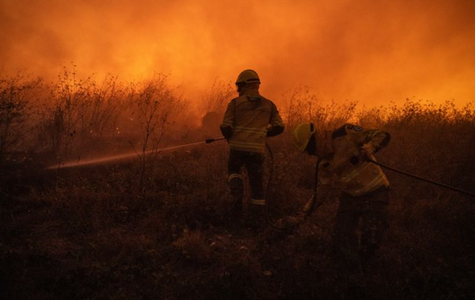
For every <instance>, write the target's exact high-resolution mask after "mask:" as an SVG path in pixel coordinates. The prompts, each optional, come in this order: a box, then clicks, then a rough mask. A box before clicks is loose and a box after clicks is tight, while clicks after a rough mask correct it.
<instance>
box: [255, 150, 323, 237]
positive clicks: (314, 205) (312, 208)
mask: <svg viewBox="0 0 475 300" xmlns="http://www.w3.org/2000/svg"><path fill="white" fill-rule="evenodd" d="M266 148H267V151H268V152H269V155H270V161H271V164H270V170H269V179H268V181H267V188H266V193H265V194H266V202H265V206H264V214H265V217H266V220H267V223H268V224H269V226H271V227H272V228H274V229H277V230H291V229H294V228H297V227H299V226H301V225H303V224H305V222H307V221H308V219H309V217H310V215H311V214H312V213H313V212H314V211H315V210H316V209H317V208H318V207H320V205H322V204H323V201H321V202H320V203H317V189H318V166H319V163H320V160H319V159H318V157H317V163H316V167H315V183H314V187H313V195H312V198H311V199H310V200H309V201H312V202H311V205H310V207H309V208H308V210H307V211H306V212H305V216H304V218H303V219H302V220H301V221H300V222H297V223H294V224H292V225H289V226H284V227H280V226H278V225H277V224H276V222H275V221H273V220H272V217H271V216H270V213H269V201H268V199H267V198H268V197H267V196H268V195H269V190H270V186H271V183H272V176H273V173H274V154H273V152H272V149H271V147H270V146H269V144H267V143H266Z"/></svg>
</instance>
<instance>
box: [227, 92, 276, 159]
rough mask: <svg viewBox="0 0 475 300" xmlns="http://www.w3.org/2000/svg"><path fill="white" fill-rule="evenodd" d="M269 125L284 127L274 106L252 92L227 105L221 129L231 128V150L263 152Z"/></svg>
mask: <svg viewBox="0 0 475 300" xmlns="http://www.w3.org/2000/svg"><path fill="white" fill-rule="evenodd" d="M269 125H271V126H274V127H282V128H283V127H284V123H283V122H282V118H281V117H280V115H279V111H278V110H277V107H276V106H275V104H274V103H273V102H272V101H270V100H268V99H266V98H264V97H262V96H260V95H259V94H258V93H257V91H256V90H254V91H251V92H250V93H248V94H246V95H243V96H241V97H238V98H235V99H233V100H232V101H231V102H230V103H229V104H228V107H227V109H226V112H225V114H224V118H223V123H222V124H221V128H229V127H231V128H232V135H231V137H230V138H229V147H230V148H231V149H234V150H240V151H249V152H264V151H265V139H266V135H267V130H268V126H269Z"/></svg>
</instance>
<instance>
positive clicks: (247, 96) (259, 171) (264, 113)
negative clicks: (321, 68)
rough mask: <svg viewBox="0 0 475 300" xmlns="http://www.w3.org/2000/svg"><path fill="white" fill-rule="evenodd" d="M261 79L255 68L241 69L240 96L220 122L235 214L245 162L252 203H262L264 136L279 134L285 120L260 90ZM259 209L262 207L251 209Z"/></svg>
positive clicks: (263, 200) (237, 81) (241, 202)
mask: <svg viewBox="0 0 475 300" xmlns="http://www.w3.org/2000/svg"><path fill="white" fill-rule="evenodd" d="M260 83H261V81H260V79H259V76H258V75H257V73H256V72H255V71H254V70H244V71H242V72H241V73H240V74H239V76H238V78H237V80H236V86H237V92H238V93H239V97H237V98H234V99H233V100H231V102H229V104H228V106H227V109H226V112H225V114H224V117H223V122H222V124H221V126H220V129H221V132H222V134H223V136H224V137H225V138H226V139H227V140H228V143H229V148H230V151H229V161H228V175H229V177H228V185H229V188H230V192H231V195H232V197H233V198H234V203H235V205H234V208H233V210H234V211H235V212H236V215H238V214H240V213H241V212H242V205H243V194H244V185H243V179H242V175H241V168H242V167H243V166H244V167H245V168H246V170H247V174H248V176H249V181H250V187H251V202H250V204H251V207H255V208H258V207H263V206H264V205H265V195H264V187H263V176H264V159H265V143H266V137H272V136H276V135H279V134H281V133H282V132H283V131H284V123H283V122H282V118H281V117H280V115H279V111H278V110H277V107H276V105H275V104H274V103H273V102H272V101H270V100H268V99H266V98H264V97H263V96H261V95H260V94H259V85H260ZM254 210H262V209H254Z"/></svg>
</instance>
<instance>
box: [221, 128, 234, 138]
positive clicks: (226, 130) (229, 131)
mask: <svg viewBox="0 0 475 300" xmlns="http://www.w3.org/2000/svg"><path fill="white" fill-rule="evenodd" d="M220 129H221V133H222V134H223V136H224V137H225V138H226V139H227V140H229V139H230V138H231V136H232V135H233V128H232V127H231V126H226V127H220Z"/></svg>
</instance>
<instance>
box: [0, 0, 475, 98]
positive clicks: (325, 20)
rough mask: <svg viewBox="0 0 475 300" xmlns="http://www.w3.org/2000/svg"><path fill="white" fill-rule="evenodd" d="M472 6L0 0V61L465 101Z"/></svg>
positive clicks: (185, 82) (271, 89)
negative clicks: (241, 77) (253, 75)
mask: <svg viewBox="0 0 475 300" xmlns="http://www.w3.org/2000/svg"><path fill="white" fill-rule="evenodd" d="M32 3H33V4H32ZM474 16H475V1H471V0H430V1H429V0H421V1H407V0H391V1H383V0H380V1H376V0H373V1H369V0H366V1H365V0H360V1H354V0H293V1H290V0H259V1H255V0H254V1H248V0H241V1H230V0H220V1H218V0H215V1H210V0H208V1H205V0H195V1H192V0H174V1H171V0H167V1H164V0H136V1H125V0H101V1H95V0H83V1H63V0H42V1H27V0H0V20H1V21H0V22H1V23H2V24H0V41H1V47H0V58H1V60H0V71H1V72H2V73H3V74H11V73H13V72H16V71H18V70H22V69H27V70H28V71H30V72H32V73H33V74H35V75H42V76H45V77H47V78H51V80H54V78H55V77H54V76H56V75H57V74H58V73H59V72H60V71H61V67H60V66H61V65H65V66H70V63H71V62H74V63H75V64H76V65H77V66H78V71H79V73H80V74H82V75H83V76H84V77H86V76H88V75H90V74H91V73H96V74H97V75H96V79H98V80H100V79H101V78H102V77H103V76H104V74H106V73H112V74H115V75H118V76H119V80H121V81H128V80H132V79H144V78H147V77H149V76H151V75H152V74H153V73H154V72H161V73H170V74H171V78H172V81H173V83H174V84H179V85H182V86H183V91H184V93H185V96H186V97H187V98H189V99H200V97H201V94H202V93H203V92H204V91H205V90H206V89H207V88H209V87H211V85H212V83H213V82H214V80H215V79H216V78H219V79H220V80H224V81H226V82H234V80H235V79H236V77H237V75H238V73H239V72H240V71H241V70H243V69H246V68H253V69H255V70H256V71H257V72H258V73H259V75H260V76H261V80H262V88H261V91H262V94H263V95H265V96H267V97H269V98H271V99H273V100H275V101H276V102H279V101H280V100H281V99H282V93H283V92H284V91H285V90H288V89H290V88H293V87H295V86H298V85H299V84H301V85H307V86H309V87H310V88H311V90H312V91H313V92H315V93H318V94H319V95H320V97H321V98H323V99H327V100H330V99H335V100H336V101H344V100H345V99H349V100H356V101H359V102H360V103H365V104H368V105H379V104H383V105H384V104H388V103H389V102H390V101H394V102H396V103H402V102H403V101H404V100H405V99H406V98H414V99H426V100H430V101H434V102H437V103H440V102H443V101H445V100H451V99H455V102H456V103H457V104H460V105H462V104H464V103H467V102H469V101H473V100H475V88H474V87H475V17H474Z"/></svg>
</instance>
